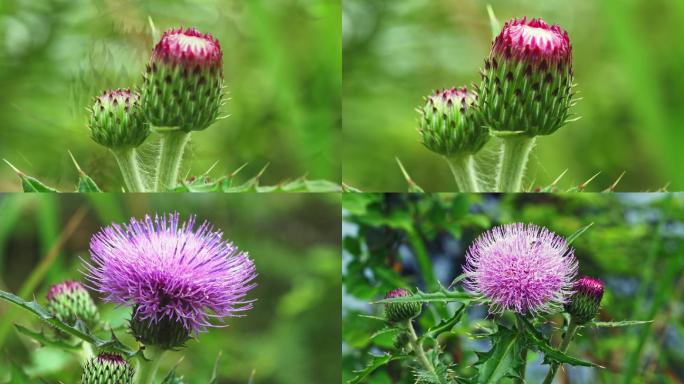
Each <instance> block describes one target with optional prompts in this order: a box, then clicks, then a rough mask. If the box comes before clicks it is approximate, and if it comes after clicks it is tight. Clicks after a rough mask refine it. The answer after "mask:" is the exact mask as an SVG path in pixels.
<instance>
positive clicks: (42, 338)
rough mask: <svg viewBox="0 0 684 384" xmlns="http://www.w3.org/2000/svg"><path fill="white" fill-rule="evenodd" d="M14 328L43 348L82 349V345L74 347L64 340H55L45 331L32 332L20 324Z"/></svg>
mask: <svg viewBox="0 0 684 384" xmlns="http://www.w3.org/2000/svg"><path fill="white" fill-rule="evenodd" d="M14 327H15V328H16V329H17V332H19V333H21V334H23V335H26V336H28V337H30V338H32V339H34V340H35V341H37V342H38V343H39V344H40V346H41V347H44V346H53V347H57V348H60V349H66V350H79V349H81V344H80V343H79V344H75V345H72V344H69V343H67V342H66V341H64V340H60V339H53V338H51V337H50V336H48V335H46V334H45V332H43V331H41V332H36V331H32V330H30V329H28V328H26V327H24V326H22V325H19V324H14Z"/></svg>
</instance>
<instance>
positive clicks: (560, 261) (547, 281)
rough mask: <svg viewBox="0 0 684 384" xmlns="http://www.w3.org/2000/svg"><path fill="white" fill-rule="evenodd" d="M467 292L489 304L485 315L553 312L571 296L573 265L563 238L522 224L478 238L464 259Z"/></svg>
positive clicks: (509, 225) (570, 254)
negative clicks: (479, 295)
mask: <svg viewBox="0 0 684 384" xmlns="http://www.w3.org/2000/svg"><path fill="white" fill-rule="evenodd" d="M463 269H464V272H465V273H466V276H467V278H466V281H465V285H466V287H467V288H468V289H469V290H471V291H473V292H476V293H478V294H481V295H483V296H484V297H485V298H487V299H489V300H491V306H490V312H492V313H501V312H503V311H505V310H511V311H514V312H517V313H520V314H532V315H536V314H538V313H544V312H554V311H557V310H559V309H561V308H562V306H563V304H565V303H566V302H567V301H568V297H569V295H570V294H571V293H572V287H573V283H572V281H573V279H574V277H575V274H576V273H577V260H576V259H575V257H574V252H573V250H572V248H569V246H568V244H567V242H566V241H565V239H563V238H562V237H560V236H558V235H556V234H555V233H553V232H551V231H549V230H548V229H546V228H543V227H538V226H536V225H532V224H528V225H524V224H521V223H516V224H508V225H504V226H500V227H495V228H493V229H491V230H489V231H487V232H485V233H484V234H482V235H480V237H478V238H477V239H476V240H475V242H474V243H473V244H472V245H471V246H470V248H469V249H468V251H467V253H466V265H465V267H464V268H463Z"/></svg>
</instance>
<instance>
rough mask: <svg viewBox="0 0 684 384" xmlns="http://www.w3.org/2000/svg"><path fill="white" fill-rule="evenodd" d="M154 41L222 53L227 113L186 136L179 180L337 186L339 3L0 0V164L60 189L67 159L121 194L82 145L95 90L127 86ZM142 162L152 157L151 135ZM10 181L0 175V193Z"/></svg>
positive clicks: (94, 151) (90, 147) (7, 173)
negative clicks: (199, 44) (194, 43)
mask: <svg viewBox="0 0 684 384" xmlns="http://www.w3.org/2000/svg"><path fill="white" fill-rule="evenodd" d="M150 19H151V20H152V22H153V23H154V25H155V26H156V27H157V28H158V29H159V30H160V31H164V30H166V29H168V28H171V27H176V26H181V25H182V26H186V27H190V26H194V27H196V28H198V29H199V30H200V31H202V32H209V33H211V34H213V36H215V37H216V38H218V39H219V41H220V43H221V46H222V48H223V59H224V63H225V64H224V73H225V82H226V86H227V96H228V97H229V98H230V100H229V102H228V104H227V105H226V106H224V107H223V109H222V114H224V115H230V117H229V118H227V119H224V120H219V121H217V122H216V123H215V124H213V125H212V126H211V127H210V128H209V129H207V130H206V131H202V132H196V133H194V134H193V136H192V142H191V145H190V147H189V151H187V152H186V156H185V158H186V161H185V163H184V166H183V169H182V172H183V173H185V172H191V174H202V173H204V171H206V170H207V169H208V168H209V167H210V166H211V165H212V164H214V162H216V161H218V162H219V163H218V166H217V168H216V169H215V171H214V172H215V173H214V174H215V175H219V174H222V175H225V174H228V173H230V172H232V171H234V170H235V169H237V168H238V167H239V166H241V165H242V164H244V163H248V165H247V167H246V168H245V169H244V170H242V173H241V176H242V177H244V178H245V180H246V179H247V178H249V177H252V176H254V175H255V174H256V173H257V172H258V171H259V170H260V169H261V168H262V167H263V166H264V165H266V164H267V163H270V166H269V169H268V171H267V172H266V173H265V174H264V177H263V179H262V181H263V182H264V184H275V183H277V182H279V181H281V180H283V179H286V178H295V177H299V176H302V175H304V174H307V175H308V177H309V178H315V179H328V180H332V181H337V182H339V180H340V172H341V170H340V163H339V149H338V148H339V147H340V145H339V144H340V143H339V141H340V137H341V133H340V125H341V120H340V119H341V118H340V113H341V112H340V88H341V81H342V80H341V72H342V69H341V65H342V60H341V21H340V1H339V0H250V1H243V0H140V1H133V0H116V1H115V0H94V1H91V0H40V1H34V0H2V1H0V90H2V92H1V93H0V158H5V159H7V160H9V161H10V162H12V163H13V164H14V165H16V166H17V167H18V168H19V169H21V170H22V171H24V172H25V173H28V174H30V175H34V176H38V177H39V178H40V179H41V180H44V181H46V182H48V183H49V184H51V185H58V186H60V187H65V188H69V189H70V188H71V187H73V185H74V183H75V179H76V176H77V172H76V170H75V168H74V166H73V164H72V163H71V160H70V159H69V156H68V153H67V150H71V152H73V153H74V155H75V157H76V159H77V160H78V161H79V163H80V164H81V167H82V168H83V169H84V170H85V171H86V172H87V173H89V174H90V175H91V176H92V177H93V178H94V179H95V180H96V181H97V182H98V183H99V184H100V186H101V187H103V188H104V189H105V190H110V191H116V190H120V186H121V184H122V183H121V181H120V176H119V173H118V169H117V168H116V166H115V162H114V159H113V158H112V157H111V156H110V154H109V153H107V151H106V150H105V149H104V148H102V147H99V146H98V145H97V144H95V143H94V142H92V141H91V140H90V139H89V137H88V130H87V128H86V120H87V116H88V113H87V111H86V108H87V107H89V106H90V105H91V104H92V102H93V98H94V96H96V95H98V94H100V93H101V92H102V90H103V89H107V88H111V87H114V88H118V87H131V86H136V85H139V84H140V83H141V74H142V71H143V70H144V68H145V64H146V63H147V60H148V59H149V54H150V52H151V50H152V48H153V46H154V44H155V41H154V40H153V37H152V33H151V28H150V23H149V20H150ZM146 144H147V148H146V149H145V150H143V151H142V152H143V155H145V156H148V157H153V156H154V154H155V148H156V140H155V138H153V137H150V138H149V139H148V141H147V142H146ZM17 190H19V182H18V181H17V179H16V176H15V175H14V174H13V172H12V170H11V169H10V168H9V167H7V166H6V165H5V164H3V165H2V166H0V191H17Z"/></svg>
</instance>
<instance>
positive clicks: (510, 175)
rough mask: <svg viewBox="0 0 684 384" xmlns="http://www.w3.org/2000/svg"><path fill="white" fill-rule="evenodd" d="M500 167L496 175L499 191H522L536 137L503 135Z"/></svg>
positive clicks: (497, 189)
mask: <svg viewBox="0 0 684 384" xmlns="http://www.w3.org/2000/svg"><path fill="white" fill-rule="evenodd" d="M502 140H503V145H502V147H501V156H500V157H499V169H498V172H497V175H496V191H497V192H521V190H522V179H523V174H524V173H525V166H526V165H527V158H528V157H529V156H530V152H531V151H532V147H533V146H534V141H535V140H534V137H527V136H507V137H503V138H502Z"/></svg>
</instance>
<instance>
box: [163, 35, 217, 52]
mask: <svg viewBox="0 0 684 384" xmlns="http://www.w3.org/2000/svg"><path fill="white" fill-rule="evenodd" d="M166 38H167V39H168V41H169V43H170V44H172V45H173V44H178V46H179V47H180V49H181V50H182V51H188V50H191V51H193V52H199V51H201V50H202V49H204V50H210V49H213V45H214V42H212V41H209V40H207V39H205V38H203V37H198V36H188V35H185V34H175V35H169V36H167V37H166Z"/></svg>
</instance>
